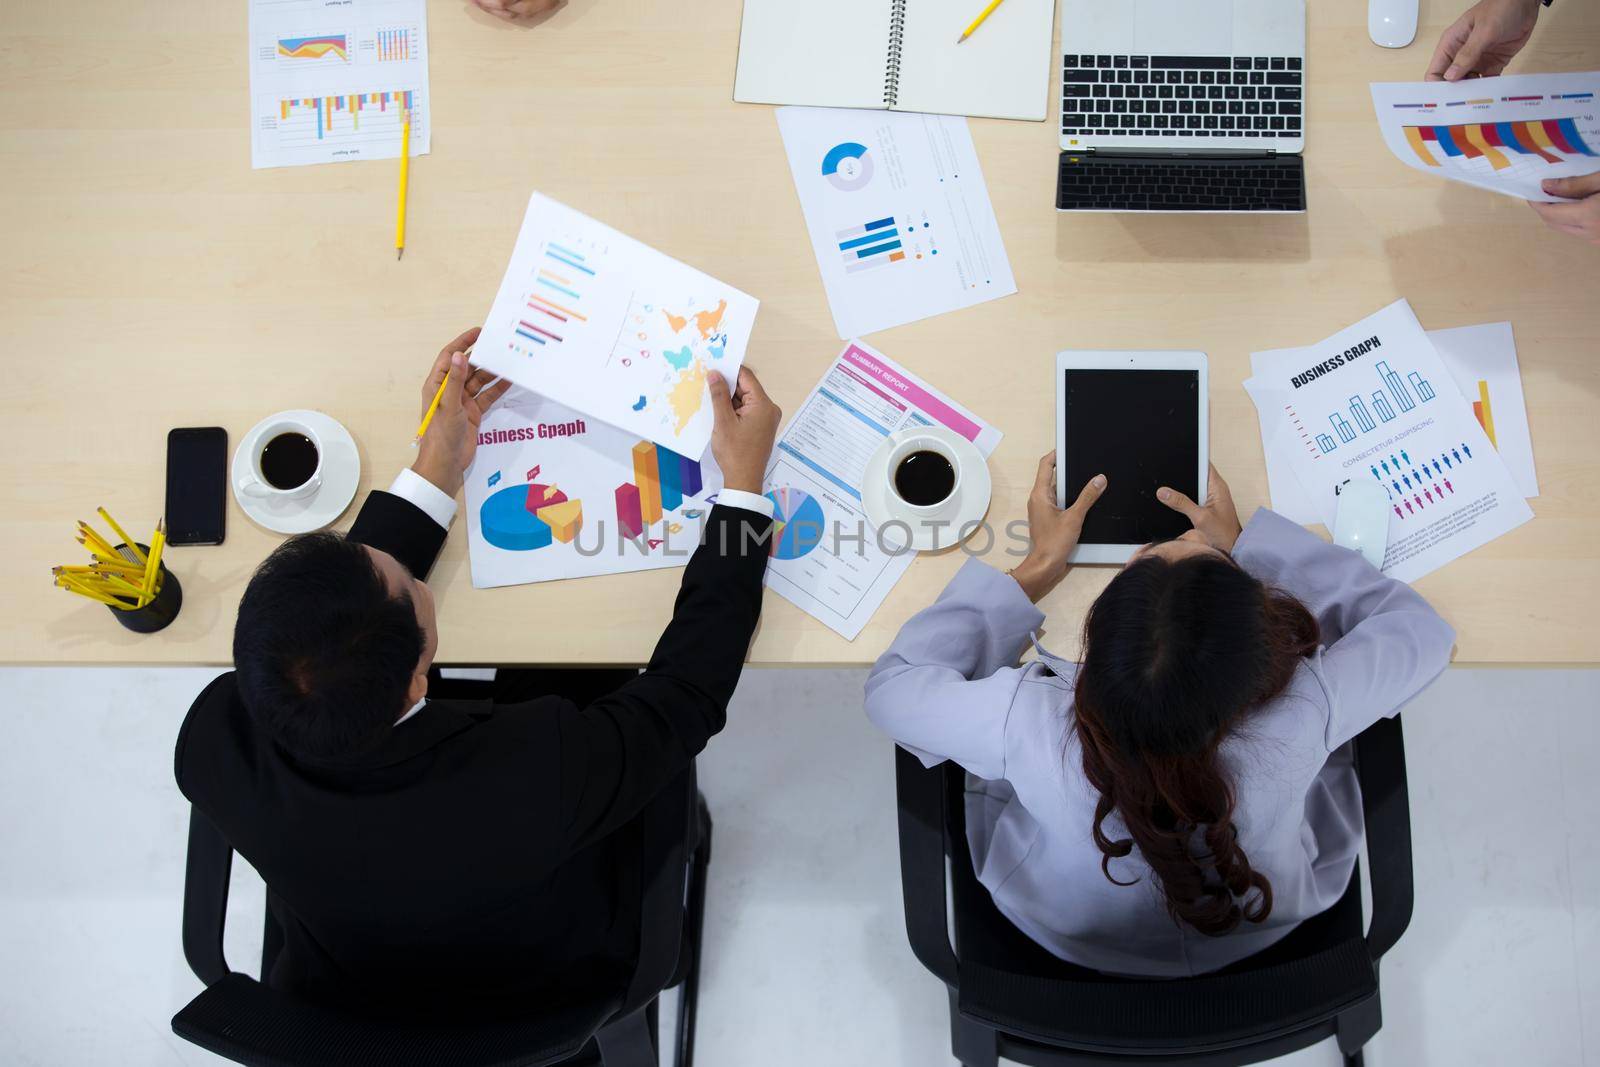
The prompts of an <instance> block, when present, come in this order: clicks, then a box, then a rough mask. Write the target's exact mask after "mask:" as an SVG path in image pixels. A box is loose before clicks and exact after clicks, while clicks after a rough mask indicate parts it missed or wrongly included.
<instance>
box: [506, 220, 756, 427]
mask: <svg viewBox="0 0 1600 1067" xmlns="http://www.w3.org/2000/svg"><path fill="white" fill-rule="evenodd" d="M757 307H758V303H757V301H756V300H755V299H754V298H753V297H750V296H749V295H747V294H745V293H742V292H740V291H739V290H737V289H735V288H733V287H732V286H730V285H727V284H725V283H723V282H719V281H717V280H716V279H715V278H711V277H709V276H707V275H705V274H702V273H701V272H700V271H697V270H695V269H694V268H692V267H689V266H687V265H685V264H683V263H680V262H678V261H677V260H674V259H671V258H669V257H667V256H664V255H662V254H661V253H660V252H657V251H655V250H654V249H652V248H648V247H646V246H645V245H642V244H640V243H639V242H637V241H635V240H633V239H632V238H630V237H628V236H626V235H625V234H622V233H619V232H618V231H616V230H613V229H611V228H610V227H608V226H605V225H604V224H602V223H600V222H597V221H596V220H594V219H591V218H589V217H587V216H585V215H583V214H581V213H579V212H577V211H574V210H573V209H571V208H569V207H567V206H565V205H563V204H559V203H556V202H555V201H553V200H551V199H549V198H548V197H545V196H542V195H540V194H538V193H535V194H533V196H532V197H531V198H530V200H529V202H528V211H527V214H526V215H525V216H524V217H523V221H522V230H521V233H520V234H519V235H518V238H517V247H516V249H515V250H514V251H513V252H512V255H511V262H510V264H509V265H508V266H507V268H506V273H505V277H504V278H503V279H502V280H501V284H500V290H499V292H498V293H497V294H496V296H495V302H494V306H493V307H492V308H491V309H490V311H489V315H488V316H487V318H486V319H485V325H484V329H483V334H482V335H481V336H480V337H479V338H478V344H477V348H476V354H475V356H474V361H475V362H476V363H477V364H478V365H479V366H481V367H483V368H484V369H487V370H490V371H493V372H494V373H496V374H499V375H502V376H504V377H506V378H509V379H511V380H512V381H514V382H516V383H518V384H519V385H523V386H526V387H527V388H529V389H532V390H536V391H537V392H538V393H540V394H541V395H543V396H547V397H550V398H551V399H553V400H556V401H559V402H560V403H562V404H565V405H567V406H568V407H571V408H573V409H575V410H577V411H579V412H582V413H583V414H585V415H589V416H591V417H593V418H596V419H601V420H603V421H605V422H608V423H610V424H611V425H613V426H617V427H621V428H623V429H626V430H628V431H629V432H631V433H635V434H638V435H640V436H642V437H645V438H647V439H649V440H650V441H652V442H654V443H656V444H658V445H661V446H663V447H665V448H668V449H671V450H672V451H674V452H676V453H678V454H680V455H685V456H689V457H691V458H694V459H699V458H700V457H701V456H702V455H703V454H704V453H705V450H706V446H707V445H708V444H709V443H710V441H711V426H712V422H713V421H714V420H713V416H712V412H711V408H710V404H709V402H708V401H709V395H710V394H709V388H708V384H707V376H708V375H709V374H710V372H712V371H719V372H721V373H722V374H723V375H724V376H725V377H727V378H728V379H729V380H730V381H731V380H733V379H734V378H735V377H737V375H738V373H739V366H740V364H741V363H742V362H743V360H744V352H745V347H746V345H747V343H748V341H749V337H750V330H751V328H752V327H753V326H754V323H755V313H756V308H757Z"/></svg>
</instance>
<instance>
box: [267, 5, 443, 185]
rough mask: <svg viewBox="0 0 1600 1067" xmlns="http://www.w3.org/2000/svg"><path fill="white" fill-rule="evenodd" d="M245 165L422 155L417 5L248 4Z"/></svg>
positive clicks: (422, 15) (422, 73) (423, 92)
mask: <svg viewBox="0 0 1600 1067" xmlns="http://www.w3.org/2000/svg"><path fill="white" fill-rule="evenodd" d="M249 40H250V44H249V47H250V108H251V116H250V164H251V166H252V167H254V168H255V169H257V170H260V169H262V168H265V167H297V166H303V165H305V164H309V163H343V162H347V161H349V160H352V159H395V158H398V157H399V155H400V140H401V126H402V122H403V119H404V117H405V114H406V112H407V111H408V110H409V111H410V112H411V154H412V155H413V156H420V155H426V154H427V152H428V146H429V143H430V138H431V133H430V130H431V128H432V123H431V122H430V121H429V112H428V108H429V94H428V8H427V4H426V3H424V0H337V2H333V3H329V2H326V0H250V38H249Z"/></svg>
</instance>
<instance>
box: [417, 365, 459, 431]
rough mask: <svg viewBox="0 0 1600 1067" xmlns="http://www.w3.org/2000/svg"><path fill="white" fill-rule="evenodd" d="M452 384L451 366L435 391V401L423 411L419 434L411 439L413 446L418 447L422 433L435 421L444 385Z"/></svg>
mask: <svg viewBox="0 0 1600 1067" xmlns="http://www.w3.org/2000/svg"><path fill="white" fill-rule="evenodd" d="M449 384H450V368H449V367H446V368H445V371H444V377H443V378H440V379H439V388H437V389H435V390H434V391H433V401H432V402H431V403H430V404H429V405H428V410H427V411H426V412H424V413H423V416H422V425H421V426H418V427H417V436H415V437H413V438H412V439H411V447H412V448H416V447H417V442H419V441H421V440H422V435H423V434H425V433H427V432H428V424H429V423H431V422H433V413H434V412H436V411H438V410H439V401H441V400H443V399H444V387H445V386H446V385H449Z"/></svg>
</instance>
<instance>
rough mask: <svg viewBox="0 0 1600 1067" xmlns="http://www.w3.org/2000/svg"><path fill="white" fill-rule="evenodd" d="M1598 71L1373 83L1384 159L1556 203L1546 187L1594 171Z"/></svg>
mask: <svg viewBox="0 0 1600 1067" xmlns="http://www.w3.org/2000/svg"><path fill="white" fill-rule="evenodd" d="M1597 93H1600V71H1590V72H1588V73H1586V74H1514V75H1510V76H1507V77H1499V78H1471V79H1468V80H1466V81H1459V82H1442V81H1440V82H1392V83H1374V84H1373V86H1372V106H1373V107H1374V108H1375V109H1376V111H1377V113H1378V126H1379V128H1380V129H1381V130H1382V131H1383V139H1384V142H1385V143H1387V144H1388V146H1389V151H1391V152H1393V153H1394V154H1395V155H1396V156H1397V157H1399V159H1400V161H1401V162H1402V163H1404V164H1406V165H1407V166H1409V167H1415V168H1416V169H1417V170H1420V171H1425V172H1427V173H1429V174H1436V175H1438V176H1439V177H1441V178H1448V179H1450V180H1451V181H1458V182H1465V183H1466V184H1467V185H1476V186H1477V187H1479V188H1480V189H1489V190H1491V191H1493V192H1496V193H1504V194H1505V195H1507V196H1517V197H1521V198H1522V199H1524V200H1542V201H1545V202H1546V203H1554V202H1557V201H1559V200H1560V199H1561V198H1560V197H1557V196H1551V195H1549V194H1548V193H1546V192H1545V191H1544V190H1543V189H1542V188H1541V187H1540V182H1542V181H1543V180H1544V179H1545V178H1570V177H1573V176H1575V175H1580V174H1591V173H1593V172H1594V171H1597V170H1600V107H1597V106H1596V101H1597V97H1596V94H1597Z"/></svg>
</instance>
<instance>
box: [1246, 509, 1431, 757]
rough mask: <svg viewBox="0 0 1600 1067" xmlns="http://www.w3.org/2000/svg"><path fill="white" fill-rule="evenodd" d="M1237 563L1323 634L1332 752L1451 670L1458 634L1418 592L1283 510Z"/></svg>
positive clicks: (1317, 663)
mask: <svg viewBox="0 0 1600 1067" xmlns="http://www.w3.org/2000/svg"><path fill="white" fill-rule="evenodd" d="M1233 557H1234V559H1235V560H1237V561H1238V563H1239V565H1240V566H1241V567H1243V568H1244V569H1245V570H1246V571H1248V572H1249V573H1250V574H1252V575H1254V576H1255V577H1257V578H1259V579H1261V580H1262V581H1264V582H1266V583H1268V584H1269V585H1273V586H1276V587H1277V588H1279V589H1282V590H1284V591H1285V592H1287V593H1291V594H1293V595H1294V596H1295V597H1297V598H1298V599H1299V600H1300V602H1301V603H1303V604H1305V606H1306V607H1307V608H1308V609H1309V610H1310V612H1311V614H1312V615H1313V616H1315V617H1316V620H1317V624H1318V625H1319V626H1320V627H1321V629H1322V643H1323V648H1322V649H1321V650H1320V651H1319V652H1318V653H1317V654H1316V655H1315V656H1313V657H1312V658H1311V660H1310V666H1311V669H1312V672H1313V673H1314V674H1315V675H1316V676H1317V680H1318V682H1320V683H1321V685H1322V688H1323V691H1324V692H1325V693H1326V694H1327V697H1328V704H1329V712H1328V723H1327V727H1326V730H1325V736H1324V741H1325V743H1326V745H1327V747H1328V750H1329V751H1330V752H1331V751H1333V750H1334V749H1336V748H1338V747H1339V746H1340V745H1342V744H1344V743H1345V742H1346V741H1348V740H1350V739H1351V738H1352V737H1354V736H1356V735H1357V734H1359V733H1360V732H1361V731H1362V730H1365V729H1366V728H1367V727H1368V726H1371V725H1372V724H1373V723H1374V722H1376V721H1378V719H1380V718H1383V717H1387V716H1390V715H1393V714H1394V713H1395V712H1397V711H1399V710H1400V708H1401V706H1402V705H1403V704H1405V703H1406V701H1408V700H1410V699H1411V698H1412V697H1414V696H1416V695H1417V694H1418V693H1419V692H1421V691H1422V690H1423V689H1425V688H1426V687H1427V686H1428V684H1429V683H1430V682H1432V681H1433V680H1434V679H1435V678H1437V677H1438V676H1439V674H1440V673H1441V672H1443V670H1444V669H1445V667H1446V666H1448V665H1449V663H1450V653H1451V650H1452V649H1453V648H1454V647H1455V639H1456V634H1455V630H1454V629H1452V628H1451V626H1450V624H1449V623H1447V622H1445V621H1444V619H1442V618H1440V617H1439V613H1438V612H1437V611H1434V610H1433V607H1432V605H1430V604H1429V603H1428V602H1427V601H1426V600H1424V599H1423V598H1422V596H1421V595H1420V594H1418V593H1417V592H1416V591H1414V590H1413V589H1412V588H1411V587H1410V586H1408V585H1406V584H1405V583H1404V582H1400V581H1396V580H1395V579H1393V578H1386V577H1384V575H1383V573H1382V572H1381V571H1379V570H1378V569H1377V568H1375V567H1373V566H1372V564H1370V563H1368V562H1367V561H1366V559H1364V558H1363V557H1362V556H1361V555H1360V554H1359V553H1357V552H1352V551H1351V550H1350V549H1347V548H1341V547H1339V546H1338V545H1331V544H1329V543H1327V542H1326V541H1324V540H1322V538H1320V537H1318V536H1316V535H1315V534H1313V533H1311V532H1310V531H1309V530H1306V529H1305V528H1304V527H1301V526H1299V525H1298V524H1296V523H1293V522H1290V521H1289V520H1288V519H1286V518H1284V517H1283V516H1282V515H1279V514H1277V513H1276V512H1272V511H1268V510H1267V509H1266V508H1262V509H1261V510H1259V511H1257V512H1256V513H1255V515H1253V516H1252V517H1251V519H1250V523H1249V525H1248V526H1246V527H1245V529H1244V533H1242V534H1241V535H1240V536H1239V540H1238V543H1237V544H1235V545H1234V548H1233Z"/></svg>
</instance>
